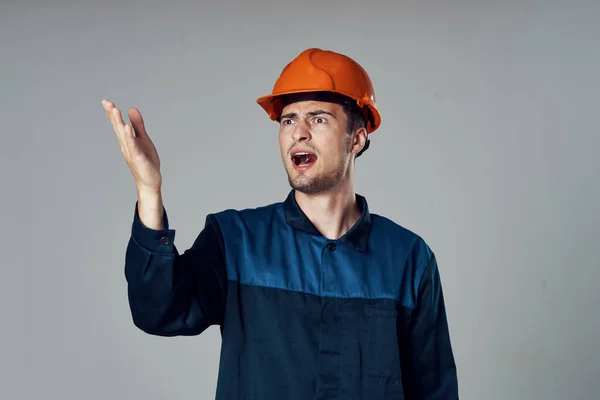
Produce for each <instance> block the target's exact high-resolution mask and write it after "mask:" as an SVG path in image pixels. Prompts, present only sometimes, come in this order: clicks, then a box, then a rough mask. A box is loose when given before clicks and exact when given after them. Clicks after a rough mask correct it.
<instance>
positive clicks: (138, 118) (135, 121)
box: [128, 108, 149, 139]
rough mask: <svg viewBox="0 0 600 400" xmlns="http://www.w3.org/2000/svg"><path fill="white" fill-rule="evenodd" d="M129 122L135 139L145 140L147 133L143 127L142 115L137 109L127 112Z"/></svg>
mask: <svg viewBox="0 0 600 400" xmlns="http://www.w3.org/2000/svg"><path fill="white" fill-rule="evenodd" d="M128 115H129V120H130V121H131V125H132V126H133V129H134V131H135V136H136V137H143V138H145V139H149V138H148V133H147V132H146V126H145V125H144V119H143V118H142V113H140V110H138V109H137V108H131V109H130V110H129V113H128Z"/></svg>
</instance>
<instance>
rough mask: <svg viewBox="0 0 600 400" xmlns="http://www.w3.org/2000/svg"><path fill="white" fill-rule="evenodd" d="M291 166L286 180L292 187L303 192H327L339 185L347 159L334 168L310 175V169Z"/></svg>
mask: <svg viewBox="0 0 600 400" xmlns="http://www.w3.org/2000/svg"><path fill="white" fill-rule="evenodd" d="M293 168H294V167H293V166H291V167H290V169H289V170H288V182H289V184H290V186H291V187H292V189H294V190H297V191H298V192H301V193H305V194H318V193H324V192H327V191H329V190H331V189H333V188H334V187H336V186H337V185H339V184H340V183H341V182H342V180H343V179H344V178H345V176H346V171H347V168H348V159H347V158H345V159H344V160H342V161H341V162H340V163H339V164H338V165H337V166H336V168H334V169H332V170H330V171H326V172H321V173H318V174H316V175H314V176H310V174H311V173H312V171H311V170H310V169H309V170H308V171H296V170H294V169H293Z"/></svg>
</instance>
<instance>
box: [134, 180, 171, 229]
mask: <svg viewBox="0 0 600 400" xmlns="http://www.w3.org/2000/svg"><path fill="white" fill-rule="evenodd" d="M137 200H138V215H139V218H140V220H141V222H142V223H143V224H144V225H145V226H146V227H148V228H150V229H154V230H163V229H165V224H164V206H163V199H162V192H161V190H160V189H149V188H138V189H137Z"/></svg>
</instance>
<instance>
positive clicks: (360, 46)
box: [0, 0, 600, 400]
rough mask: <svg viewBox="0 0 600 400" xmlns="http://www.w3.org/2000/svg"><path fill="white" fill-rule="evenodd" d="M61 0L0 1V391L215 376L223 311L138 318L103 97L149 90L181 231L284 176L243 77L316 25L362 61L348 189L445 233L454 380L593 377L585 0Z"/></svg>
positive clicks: (521, 390) (560, 398) (323, 36)
mask: <svg viewBox="0 0 600 400" xmlns="http://www.w3.org/2000/svg"><path fill="white" fill-rule="evenodd" d="M70 3H72V4H69V2H60V3H59V2H53V1H44V2H42V1H39V2H37V4H36V3H33V2H27V1H20V2H17V1H14V2H6V1H3V2H2V3H1V5H0V49H1V52H0V57H1V60H2V62H1V63H0V71H1V80H0V114H1V120H2V145H1V146H0V152H1V156H2V157H1V158H0V167H1V169H0V171H1V174H2V196H1V201H2V203H1V205H2V207H1V210H2V215H1V216H0V217H1V218H0V219H1V220H2V223H3V229H2V230H1V232H0V235H1V239H2V240H1V241H0V246H2V258H1V259H2V269H1V271H2V274H1V278H0V296H1V298H0V304H1V307H2V308H1V311H2V314H1V315H2V329H1V333H0V336H1V341H0V368H1V371H0V372H1V373H0V380H1V381H0V398H1V399H3V400H4V399H6V400H13V399H57V400H59V399H60V400H67V399H68V400H71V399H72V400H76V399H77V400H81V399H85V400H88V399H89V400H100V399H123V400H125V399H127V400H129V399H136V400H137V399H140V400H162V399H169V400H171V399H181V400H183V399H190V400H192V399H194V400H200V399H211V398H213V397H214V391H215V383H216V377H217V368H218V357H219V349H220V336H219V331H218V328H216V327H213V328H211V329H209V330H208V331H206V332H205V333H204V334H203V335H201V336H198V337H190V338H161V337H153V336H149V335H146V334H144V333H143V332H141V331H140V330H138V329H136V328H135V327H134V326H133V324H132V321H131V317H130V314H129V309H128V304H127V295H126V282H125V277H124V274H123V264H124V256H125V248H126V245H127V241H128V238H129V234H130V226H131V221H132V218H133V211H134V203H135V199H136V194H135V188H134V184H133V179H132V177H131V175H130V173H129V170H128V169H127V167H126V165H125V162H124V161H123V159H122V156H121V154H120V152H119V146H118V144H117V140H116V138H115V137H114V134H113V132H112V129H111V126H110V124H109V123H108V121H107V119H106V116H105V114H104V111H103V109H102V106H101V103H100V101H101V99H102V98H104V97H107V98H109V99H111V100H113V101H114V102H115V103H116V104H117V105H118V106H119V107H120V108H121V109H122V110H124V111H126V110H127V109H128V108H129V107H139V108H140V109H141V111H142V113H143V116H144V118H145V120H146V124H147V128H148V132H149V134H150V136H151V138H152V139H153V140H154V142H155V144H156V146H157V148H158V151H159V154H160V157H161V160H162V165H163V169H162V171H163V175H164V201H165V205H166V208H167V211H168V213H169V217H170V221H171V226H172V227H173V228H174V229H176V231H177V234H176V245H177V246H178V247H179V248H180V249H182V250H183V249H186V248H188V247H189V246H191V244H192V243H193V240H194V239H195V237H196V235H197V234H198V233H199V231H200V229H201V228H202V225H203V223H204V217H205V215H206V214H207V213H209V212H215V211H219V210H222V209H225V208H229V207H234V208H246V207H255V206H260V205H263V204H267V203H270V202H274V201H280V200H283V199H284V197H285V196H286V195H287V192H288V190H289V187H288V184H287V180H286V176H285V173H284V170H283V167H282V165H281V161H280V158H279V157H280V156H279V148H278V142H277V126H276V124H275V123H272V122H271V121H269V120H268V118H267V116H266V114H265V113H264V112H263V111H262V110H261V109H260V108H259V107H258V105H257V104H256V103H255V99H256V98H257V97H258V96H261V95H263V94H266V93H268V92H269V91H270V90H271V88H272V85H273V83H274V81H275V79H276V78H277V76H278V74H279V72H280V71H281V69H282V68H283V66H284V65H285V64H286V63H287V62H288V61H290V60H291V59H292V58H293V57H295V56H296V55H297V54H298V53H299V52H300V51H302V50H303V49H305V48H308V47H322V48H326V49H332V50H336V51H339V52H343V53H346V54H348V55H350V56H352V57H353V58H355V59H356V60H357V61H358V62H360V63H361V64H362V65H363V66H364V67H365V68H366V70H367V71H368V72H369V74H370V75H371V77H372V79H373V82H374V85H375V89H376V94H377V100H378V103H379V107H380V109H381V113H382V116H383V123H382V125H381V129H380V130H378V131H377V132H376V133H375V134H374V135H373V136H372V146H371V149H370V150H369V151H368V152H367V153H365V155H364V156H363V157H361V158H360V159H359V160H358V166H357V190H358V192H359V193H361V194H363V195H365V196H367V198H368V200H369V202H370V206H371V209H372V211H373V212H376V213H380V214H384V215H386V216H388V217H390V218H392V219H393V220H395V221H396V222H398V223H400V224H402V225H404V226H405V227H407V228H409V229H411V230H413V231H415V232H417V233H418V234H420V235H422V236H423V237H424V238H425V239H426V240H427V241H428V243H429V244H430V245H431V246H432V248H433V249H434V251H435V252H436V253H437V255H438V258H439V262H440V269H441V275H442V279H443V285H444V291H445V296H446V304H447V308H448V314H449V320H450V328H451V334H452V340H453V345H454V349H455V354H456V361H457V364H458V370H459V380H460V390H461V399H466V400H517V399H518V400H521V399H540V400H565V399H568V400H594V399H599V398H600V344H599V342H598V338H599V337H600V327H599V322H598V321H599V319H600V313H599V312H598V309H599V308H600V294H599V292H598V290H597V286H598V280H599V278H600V262H599V261H598V247H599V246H598V245H599V239H600V228H599V223H600V207H599V205H600V190H599V179H600V173H599V164H598V159H597V154H598V146H599V145H600V139H599V136H600V132H599V129H598V117H599V115H600V109H599V102H598V95H599V93H600V84H599V78H598V68H599V67H598V66H599V64H600V56H599V52H600V50H599V49H600V45H599V43H600V24H599V23H598V21H599V20H600V3H598V2H596V1H589V2H587V3H586V2H583V1H563V2H558V1H494V2H492V1H487V2H484V1H481V2H466V1H441V0H440V1H416V0H415V1H395V2H392V1H389V2H382V1H379V2H374V1H371V2H358V1H347V0H346V1H342V0H339V1H334V2H325V3H321V2H317V1H303V2H301V1H298V2H281V1H278V2H275V1H269V2H264V1H263V2H262V3H258V2H252V5H250V3H251V2H242V1H239V2H236V3H232V2H217V1H213V2H206V1H205V2H202V1H196V2H187V3H183V2H181V3H179V2H173V1H171V2H157V1H152V2H151V1H135V2H134V1H120V2H116V1H104V2H100V1H96V2H91V1H90V2H88V1H79V2H70ZM167 3H168V5H167ZM284 3H285V4H284ZM367 3H368V5H367Z"/></svg>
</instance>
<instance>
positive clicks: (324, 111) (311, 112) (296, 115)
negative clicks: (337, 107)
mask: <svg viewBox="0 0 600 400" xmlns="http://www.w3.org/2000/svg"><path fill="white" fill-rule="evenodd" d="M321 114H327V115H331V116H332V117H333V118H335V115H334V114H333V113H331V112H329V111H326V110H315V111H310V112H307V113H306V115H308V116H309V117H314V116H317V115H321ZM296 117H298V114H296V113H295V112H292V113H287V114H285V115H282V116H281V118H282V119H283V118H296Z"/></svg>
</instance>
